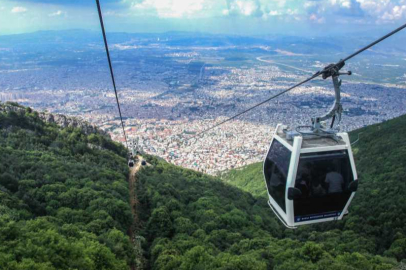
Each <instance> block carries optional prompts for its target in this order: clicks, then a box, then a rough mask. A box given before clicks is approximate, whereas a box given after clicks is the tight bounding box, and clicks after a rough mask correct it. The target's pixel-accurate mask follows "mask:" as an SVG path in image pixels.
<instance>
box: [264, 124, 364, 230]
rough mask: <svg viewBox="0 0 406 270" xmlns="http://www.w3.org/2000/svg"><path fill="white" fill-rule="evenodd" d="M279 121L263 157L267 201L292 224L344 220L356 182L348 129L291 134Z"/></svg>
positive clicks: (279, 216) (286, 221)
mask: <svg viewBox="0 0 406 270" xmlns="http://www.w3.org/2000/svg"><path fill="white" fill-rule="evenodd" d="M284 128H286V127H285V126H282V125H280V124H279V125H278V126H277V127H276V130H275V134H274V136H273V139H272V141H271V144H270V147H269V150H268V153H267V154H266V156H265V160H264V178H265V184H266V186H267V191H268V195H269V205H270V206H271V208H272V210H273V211H274V212H275V214H276V215H277V216H278V218H279V219H280V220H281V221H282V222H283V223H284V225H285V226H286V227H288V228H295V227H297V226H300V225H306V224H312V223H319V222H325V221H333V220H341V219H342V218H343V216H344V214H346V213H348V210H347V209H348V206H349V205H350V203H351V200H352V199H353V197H354V195H355V191H356V189H357V186H358V181H357V179H358V176H357V171H356V168H355V163H354V158H353V155H352V150H351V144H350V141H349V138H348V134H347V133H338V134H337V138H338V140H334V139H332V138H315V139H307V138H303V137H302V136H295V137H294V139H293V140H287V139H286V135H285V132H284Z"/></svg>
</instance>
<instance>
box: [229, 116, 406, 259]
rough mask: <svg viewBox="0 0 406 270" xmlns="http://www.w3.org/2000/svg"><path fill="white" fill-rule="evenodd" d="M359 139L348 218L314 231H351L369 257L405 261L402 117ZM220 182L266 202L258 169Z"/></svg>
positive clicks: (252, 167) (405, 171) (404, 118)
mask: <svg viewBox="0 0 406 270" xmlns="http://www.w3.org/2000/svg"><path fill="white" fill-rule="evenodd" d="M358 134H360V140H359V141H358V143H357V144H355V145H354V146H353V152H354V158H355V161H356V167H357V170H358V174H359V179H360V186H359V190H358V192H357V195H356V196H355V198H354V200H353V203H352V205H351V207H350V209H349V211H350V215H349V216H348V217H347V218H346V219H344V221H342V222H339V223H330V224H323V225H320V226H317V228H318V229H319V230H327V229H340V230H341V231H346V230H352V231H354V232H356V233H357V234H359V235H362V236H364V237H366V238H368V239H370V240H371V241H372V242H373V246H374V250H373V252H374V253H378V254H386V255H391V256H395V257H396V258H397V259H398V260H402V259H406V226H405V224H406V143H405V139H404V134H406V115H405V116H401V117H398V118H396V119H392V120H390V121H386V122H384V123H381V124H376V125H372V126H368V127H365V128H362V129H359V130H356V131H353V132H351V134H350V137H351V141H355V140H356V139H357V135H358ZM223 179H224V181H225V182H227V183H229V184H232V185H235V186H237V187H240V188H242V189H244V190H246V191H249V192H251V193H252V194H254V195H256V196H267V195H266V190H265V183H264V180H263V175H262V163H257V164H252V165H249V166H247V167H245V168H242V169H238V170H232V171H230V172H229V173H228V174H227V175H225V176H223ZM306 230H307V229H306V228H303V229H302V231H303V233H304V232H305V231H306ZM304 235H307V234H306V233H304V234H303V236H302V237H305V236H304Z"/></svg>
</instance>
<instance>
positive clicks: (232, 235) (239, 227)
mask: <svg viewBox="0 0 406 270" xmlns="http://www.w3.org/2000/svg"><path fill="white" fill-rule="evenodd" d="M148 159H149V162H150V163H151V164H152V165H153V166H151V167H147V168H144V169H143V170H142V171H141V172H140V173H139V177H138V191H137V193H138V199H139V201H140V204H141V209H142V212H141V213H140V219H141V220H142V222H143V223H144V229H143V231H142V232H141V234H142V236H143V237H144V238H145V239H146V242H145V243H144V250H145V251H146V254H145V257H146V258H147V259H148V260H149V265H148V267H149V268H150V269H289V270H290V269H337V270H338V269H393V268H394V266H395V265H396V260H395V259H394V258H388V257H383V256H375V255H372V254H373V252H374V250H375V249H374V243H373V241H371V240H370V239H369V238H366V237H364V236H361V235H359V234H357V233H355V232H354V231H353V230H350V229H347V230H345V231H342V230H340V229H333V230H328V229H320V230H318V229H317V227H315V226H313V227H312V226H310V227H307V228H308V229H307V230H304V231H302V230H296V231H294V230H286V229H285V228H284V227H283V226H282V225H281V224H280V222H279V221H278V220H277V219H276V217H275V216H274V214H273V213H272V211H271V210H270V209H269V207H268V205H267V202H266V199H265V198H264V197H254V196H252V195H251V194H250V193H248V192H244V191H242V190H240V189H238V188H236V187H232V186H229V185H228V184H225V183H224V182H222V181H220V180H219V179H216V178H213V177H209V176H207V175H203V174H200V173H198V172H194V171H190V170H186V169H181V168H179V167H175V166H173V165H170V164H168V163H166V162H164V161H162V160H159V159H157V158H154V157H149V158H148Z"/></svg>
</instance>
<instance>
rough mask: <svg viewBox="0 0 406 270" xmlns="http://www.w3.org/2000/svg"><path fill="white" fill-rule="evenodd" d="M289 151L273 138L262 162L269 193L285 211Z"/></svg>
mask: <svg viewBox="0 0 406 270" xmlns="http://www.w3.org/2000/svg"><path fill="white" fill-rule="evenodd" d="M290 157H291V152H290V151H289V150H288V149H287V148H286V147H285V146H283V144H282V143H280V142H279V141H277V140H273V142H272V145H271V147H270V149H269V152H268V154H267V156H266V159H265V163H264V171H265V179H266V184H267V187H268V192H269V195H270V196H271V197H272V198H273V199H274V200H275V202H276V203H277V204H278V205H279V207H280V208H281V209H282V210H283V211H284V212H285V213H286V204H285V192H286V179H287V176H288V169H289V162H290Z"/></svg>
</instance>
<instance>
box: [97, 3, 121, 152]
mask: <svg viewBox="0 0 406 270" xmlns="http://www.w3.org/2000/svg"><path fill="white" fill-rule="evenodd" d="M96 5H97V11H98V12H99V19H100V26H101V30H102V33H103V40H104V47H105V49H106V54H107V60H108V62H109V68H110V75H111V80H112V82H113V88H114V93H115V95H116V102H117V108H118V113H119V114H120V121H121V127H122V128H123V134H124V139H125V144H126V146H127V149H128V142H127V135H126V133H125V129H124V122H123V116H122V115H121V108H120V101H119V100H118V94H117V88H116V81H115V79H114V72H113V66H112V64H111V59H110V51H109V46H108V44H107V38H106V31H105V30H104V23H103V15H102V11H101V8H100V2H99V0H96Z"/></svg>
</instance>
